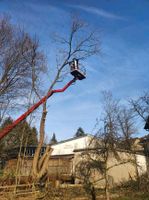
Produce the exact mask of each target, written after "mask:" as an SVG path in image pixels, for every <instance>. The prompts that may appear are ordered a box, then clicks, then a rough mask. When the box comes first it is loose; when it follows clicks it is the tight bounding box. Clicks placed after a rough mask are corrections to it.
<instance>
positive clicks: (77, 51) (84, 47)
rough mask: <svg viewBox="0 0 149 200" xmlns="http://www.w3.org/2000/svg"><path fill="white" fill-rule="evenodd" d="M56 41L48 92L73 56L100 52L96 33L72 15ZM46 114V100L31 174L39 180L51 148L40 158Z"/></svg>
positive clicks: (62, 78)
mask: <svg viewBox="0 0 149 200" xmlns="http://www.w3.org/2000/svg"><path fill="white" fill-rule="evenodd" d="M55 38H56V41H57V42H58V43H59V45H60V51H59V56H58V57H57V58H56V61H57V66H56V68H55V69H54V71H55V70H56V73H55V75H54V78H53V81H52V83H51V85H50V87H49V88H48V91H47V93H48V92H50V91H51V90H52V88H53V87H54V86H55V85H56V84H57V83H58V82H59V81H63V80H64V78H65V77H66V74H67V72H68V68H67V67H68V64H69V62H70V61H72V59H73V58H74V57H76V58H77V59H79V60H84V59H87V58H88V57H90V56H93V55H97V54H98V53H99V52H100V49H99V47H100V45H99V38H98V37H96V33H95V32H94V31H93V32H91V31H89V29H86V24H85V23H84V22H82V21H81V20H79V19H78V18H76V17H74V18H73V19H72V23H71V27H70V31H69V33H68V35H67V36H66V37H62V36H58V35H56V37H55ZM46 115H47V102H45V103H44V104H43V110H42V117H41V121H40V138H39V144H38V147H37V150H36V152H35V156H34V160H33V176H34V178H35V179H36V180H39V179H40V178H41V177H42V176H43V175H44V174H45V173H47V167H48V165H47V163H48V160H49V157H50V153H49V151H50V152H52V149H51V148H50V146H47V150H46V153H45V155H44V156H43V157H42V158H40V150H41V147H42V145H43V141H44V137H45V121H46Z"/></svg>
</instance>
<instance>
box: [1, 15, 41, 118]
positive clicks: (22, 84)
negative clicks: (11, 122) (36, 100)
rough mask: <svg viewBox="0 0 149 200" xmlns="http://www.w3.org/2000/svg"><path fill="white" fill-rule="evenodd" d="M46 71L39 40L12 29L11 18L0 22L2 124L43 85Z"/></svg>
mask: <svg viewBox="0 0 149 200" xmlns="http://www.w3.org/2000/svg"><path fill="white" fill-rule="evenodd" d="M44 71H45V58H44V55H43V53H42V52H41V51H40V50H39V43H38V41H37V39H36V38H31V37H30V36H29V34H28V33H26V32H25V31H24V30H22V29H21V28H19V27H17V26H14V25H12V24H11V23H10V19H9V18H8V17H7V16H5V17H2V18H0V121H2V119H3V117H5V114H6V112H7V111H8V109H9V108H11V111H12V108H13V107H14V106H15V107H16V105H17V104H20V102H21V101H23V102H24V103H23V104H25V96H27V97H28V96H29V95H28V94H29V93H30V92H31V91H32V87H34V88H36V87H37V85H40V84H39V82H38V81H39V77H40V74H41V73H42V72H44ZM37 75H38V76H37ZM33 77H34V78H33ZM37 83H38V84H37ZM38 89H39V88H38ZM21 106H23V105H21ZM9 110H10V109H9Z"/></svg>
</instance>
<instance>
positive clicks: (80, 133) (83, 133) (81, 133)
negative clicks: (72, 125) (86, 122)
mask: <svg viewBox="0 0 149 200" xmlns="http://www.w3.org/2000/svg"><path fill="white" fill-rule="evenodd" d="M84 135H86V134H85V132H84V130H83V129H82V128H81V127H79V128H78V129H77V132H76V133H75V135H74V137H80V136H84Z"/></svg>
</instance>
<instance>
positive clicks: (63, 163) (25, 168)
mask: <svg viewBox="0 0 149 200" xmlns="http://www.w3.org/2000/svg"><path fill="white" fill-rule="evenodd" d="M92 141H93V136H92V135H84V136H81V137H75V138H71V139H68V140H64V141H61V142H58V143H56V144H54V145H52V146H51V147H52V148H53V152H52V155H51V157H50V160H49V164H48V174H49V177H50V178H51V179H57V180H60V181H62V182H63V181H69V182H71V183H73V182H74V183H80V182H81V181H80V180H79V179H78V177H77V176H76V175H77V166H78V163H79V162H80V161H82V160H83V159H86V157H85V156H82V155H83V154H84V153H85V152H86V151H88V152H89V153H90V155H91V156H94V155H93V154H92V150H93V148H94V147H93V146H92ZM35 149H36V147H35V146H34V147H33V146H32V147H26V149H24V147H23V148H22V150H23V151H24V150H25V154H24V155H25V156H24V157H23V156H22V157H21V159H22V161H21V163H22V165H21V166H20V174H21V175H22V176H30V175H31V172H32V161H33V156H34V153H35ZM45 149H46V147H45V146H44V147H42V151H41V155H42V154H43V153H44V151H45ZM117 151H118V154H119V155H120V157H121V158H123V159H125V160H126V159H130V158H132V157H133V158H134V157H135V159H136V161H137V164H138V167H137V170H138V173H139V174H140V175H141V174H143V173H145V172H146V171H147V163H146V160H147V159H146V156H145V155H144V154H143V151H139V152H136V153H135V154H132V153H131V152H128V151H126V150H122V149H118V150H117ZM12 152H14V151H12ZM22 155H23V154H22ZM120 162H121V161H117V160H116V159H115V158H114V156H113V155H112V153H111V158H110V159H109V163H108V165H109V166H114V165H115V166H114V167H111V170H110V171H109V177H111V178H110V180H111V184H112V185H115V184H119V183H121V182H123V181H127V180H129V178H130V177H131V178H134V177H135V175H136V169H135V167H134V165H133V164H132V163H131V162H125V163H123V164H120ZM16 163H17V157H15V156H13V157H12V159H9V160H8V161H7V165H6V167H5V170H7V169H10V168H11V169H13V168H14V169H15V166H16ZM12 166H13V167H12ZM94 179H95V180H96V179H97V180H98V179H99V174H98V173H97V172H96V171H94ZM97 182H98V181H97ZM98 185H99V186H102V185H103V182H102V181H100V182H99V184H98Z"/></svg>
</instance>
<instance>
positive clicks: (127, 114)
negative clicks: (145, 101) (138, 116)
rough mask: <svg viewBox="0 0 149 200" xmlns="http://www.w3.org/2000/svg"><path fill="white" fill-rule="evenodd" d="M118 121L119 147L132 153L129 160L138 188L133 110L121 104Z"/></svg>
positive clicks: (136, 145) (138, 178)
mask: <svg viewBox="0 0 149 200" xmlns="http://www.w3.org/2000/svg"><path fill="white" fill-rule="evenodd" d="M118 122H119V126H120V131H121V137H122V141H121V142H120V145H121V148H123V149H126V150H128V151H129V152H130V153H131V155H132V159H130V160H129V161H130V162H131V163H132V164H133V165H134V167H135V172H136V180H137V185H138V189H139V188H140V176H139V170H138V168H139V165H138V162H137V157H136V153H137V150H138V143H137V140H136V139H135V138H133V135H134V134H135V133H136V131H137V128H136V126H135V115H134V112H133V110H132V109H129V108H126V107H124V106H123V107H122V108H121V110H120V112H119V115H118Z"/></svg>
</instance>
